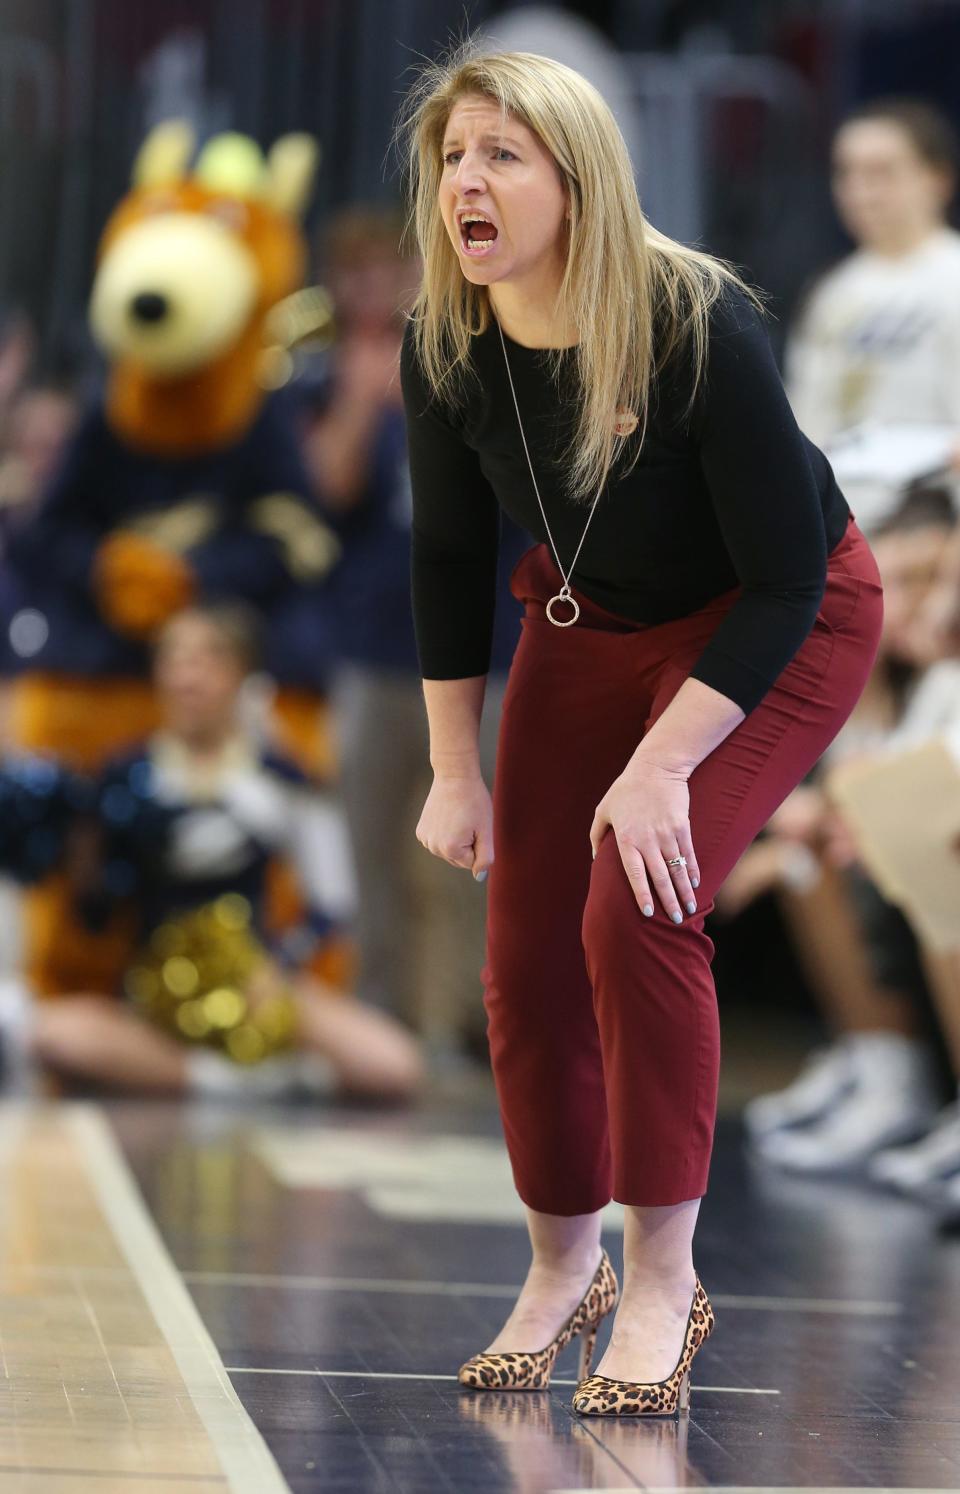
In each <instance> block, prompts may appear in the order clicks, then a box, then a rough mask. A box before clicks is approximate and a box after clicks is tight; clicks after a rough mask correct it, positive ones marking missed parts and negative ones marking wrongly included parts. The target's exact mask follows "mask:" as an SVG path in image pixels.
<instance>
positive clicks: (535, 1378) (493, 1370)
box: [457, 1250, 619, 1390]
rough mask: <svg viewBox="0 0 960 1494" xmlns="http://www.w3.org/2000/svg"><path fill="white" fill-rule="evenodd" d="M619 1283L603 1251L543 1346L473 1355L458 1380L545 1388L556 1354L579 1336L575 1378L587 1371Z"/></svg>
mask: <svg viewBox="0 0 960 1494" xmlns="http://www.w3.org/2000/svg"><path fill="white" fill-rule="evenodd" d="M618 1297H619V1286H618V1283H617V1278H616V1275H615V1273H614V1269H613V1267H612V1265H611V1264H610V1257H609V1256H608V1255H607V1252H606V1251H605V1250H604V1251H603V1252H602V1254H601V1256H600V1264H599V1266H598V1267H597V1269H596V1273H595V1275H594V1278H593V1280H592V1281H591V1283H590V1285H589V1286H588V1287H587V1290H586V1294H585V1296H584V1298H583V1300H582V1301H581V1303H580V1305H579V1307H578V1308H577V1309H576V1311H575V1312H574V1313H573V1315H572V1317H570V1318H568V1320H567V1322H566V1323H565V1324H564V1325H563V1327H562V1328H561V1329H560V1332H559V1333H558V1334H557V1336H556V1338H555V1339H553V1340H552V1341H551V1342H550V1343H548V1344H547V1346H546V1348H545V1349H532V1350H530V1352H529V1353H520V1352H512V1353H509V1354H474V1355H473V1357H472V1358H471V1359H468V1360H467V1362H466V1364H462V1365H461V1366H460V1369H459V1372H458V1374H457V1379H458V1380H459V1381H460V1384H461V1385H466V1386H468V1387H469V1388H470V1389H471V1390H546V1388H547V1386H548V1385H549V1384H550V1375H551V1373H552V1372H553V1365H554V1361H555V1360H556V1358H557V1355H558V1354H559V1353H560V1352H561V1351H562V1350H563V1349H565V1348H566V1346H567V1344H569V1343H570V1342H571V1341H572V1340H573V1339H575V1338H576V1337H577V1335H578V1334H579V1335H580V1339H581V1343H580V1370H579V1375H578V1378H580V1379H583V1377H584V1376H585V1375H589V1373H590V1365H591V1364H592V1362H593V1351H594V1348H595V1347H596V1342H597V1330H598V1328H599V1327H600V1324H601V1323H602V1322H603V1320H604V1318H605V1317H606V1316H607V1314H608V1313H611V1312H612V1311H613V1309H614V1308H615V1307H616V1305H617V1300H618Z"/></svg>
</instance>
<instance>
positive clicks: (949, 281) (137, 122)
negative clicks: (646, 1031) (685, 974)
mask: <svg viewBox="0 0 960 1494" xmlns="http://www.w3.org/2000/svg"><path fill="white" fill-rule="evenodd" d="M468 28H469V29H470V30H471V31H472V32H474V33H482V34H483V35H484V36H485V37H487V38H488V39H489V42H490V45H491V46H503V47H508V48H517V49H523V50H530V51H537V52H545V53H549V54H550V55H552V56H555V57H557V58H558V59H559V60H561V61H565V62H568V63H570V64H571V65H573V66H576V67H577V68H578V69H579V70H580V71H582V72H584V73H586V75H587V76H588V77H590V78H591V79H592V81H593V82H594V83H595V84H596V85H597V86H598V87H599V88H600V89H601V90H602V92H603V93H604V95H605V97H606V98H607V99H608V101H609V102H610V104H611V106H612V107H613V108H614V111H615V113H616V114H617V117H618V119H619V121H620V124H621V127H622V129H623V132H624V134H625V136H626V138H627V140H628V143H629V145H630V148H631V151H632V154H633V158H634V161H635V167H636V175H637V181H638V185H639V188H640V194H641V200H642V202H643V204H644V207H645V210H646V213H647V216H648V217H649V218H650V219H651V221H652V222H653V223H654V224H656V226H658V227H659V228H661V229H663V230H665V231H666V232H667V233H669V234H671V235H673V236H675V237H677V238H680V239H683V240H685V241H690V242H693V241H696V242H698V243H699V244H701V245H703V246H704V247H706V248H708V249H709V250H711V251H712V252H714V253H717V254H719V255H722V256H724V257H726V258H728V259H730V260H731V261H733V262H734V263H735V264H737V265H738V266H739V267H740V268H741V269H742V270H743V271H744V273H745V274H746V276H747V277H748V279H750V280H751V282H752V283H754V284H756V285H757V286H759V287H760V288H762V290H763V291H764V292H765V293H766V295H767V298H768V308H769V330H770V335H771V339H772V341H773V343H774V346H775V349H776V351H777V354H778V356H779V357H780V359H781V361H782V367H783V370H784V375H785V378H786V381H787V386H788V392H789V393H790V396H791V399H792V400H793V403H794V408H795V410H796V413H797V416H798V419H799V420H800V422H801V425H802V426H803V427H804V429H805V430H806V431H807V432H808V434H809V435H810V436H811V437H812V438H813V439H814V440H816V441H817V442H819V443H820V444H821V445H823V446H824V447H825V449H826V450H827V452H828V455H830V457H831V460H832V461H833V462H834V465H835V468H836V470H837V474H838V477H839V479H840V482H841V486H842V487H843V488H844V491H845V492H846V494H847V497H848V499H849V501H850V504H851V507H852V508H853V511H854V513H855V515H856V516H857V518H858V520H859V522H860V525H861V528H863V529H864V530H865V532H866V533H867V534H868V536H869V537H870V539H871V541H872V543H873V544H874V547H875V551H876V554H877V558H878V561H879V562H880V566H881V570H882V573H883V576H884V582H885V588H886V607H887V621H886V631H885V637H884V643H883V646H882V650H881V655H880V658H879V659H878V662H877V666H876V670H875V673H874V676H873V678H872V680H871V682H870V685H869V687H868V690H867V692H866V694H865V695H864V698H863V701H862V702H861V705H860V707H859V708H858V710H857V712H856V714H855V716H854V718H853V719H852V720H851V722H850V723H849V725H848V727H847V728H846V729H845V731H844V733H843V734H842V735H841V737H840V738H839V739H838V741H837V742H836V743H835V744H834V747H833V749H832V750H831V753H830V760H829V761H828V762H824V763H823V764H821V765H820V767H819V768H818V770H817V771H816V772H815V773H814V774H812V775H811V777H810V779H809V780H808V781H807V782H806V783H804V784H803V785H802V786H801V787H800V788H799V789H798V790H797V792H796V794H795V795H794V796H792V798H791V800H790V801H788V803H787V804H786V805H785V806H783V809H782V810H781V811H780V812H779V813H778V815H777V816H776V817H775V819H774V821H773V822H772V824H771V825H770V827H769V828H768V829H767V831H765V832H764V834H763V835H762V836H761V837H760V839H759V840H758V841H757V842H756V843H755V845H754V846H753V847H751V849H750V850H749V851H748V852H747V854H746V855H745V856H744V858H743V859H742V861H741V863H740V864H739V866H738V867H737V868H736V869H735V871H734V872H733V874H732V875H731V877H730V879H729V881H728V883H727V884H726V886H725V887H724V888H723V889H722V891H721V894H720V895H719V897H718V899H717V908H716V911H715V912H714V913H713V914H711V916H710V920H709V927H710V932H711V934H712V936H713V938H714V940H715V943H716V946H717V958H716V967H715V968H716V975H717V982H718V990H719V995H720V1002H721V1009H722V1012H723V1016H724V1022H725V1024H726V1026H727V1030H728V1032H729V1033H731V1034H733V1033H737V1034H741V1035H742V1034H743V1033H744V1032H746V1033H747V1034H748V1035H749V1036H748V1038H747V1040H746V1042H743V1040H742V1036H741V1037H740V1038H738V1053H739V1055H740V1056H739V1060H738V1065H737V1069H736V1073H737V1076H738V1078H737V1081H736V1085H735V1089H736V1093H733V1091H732V1090H731V1088H730V1081H729V1080H728V1081H727V1084H728V1088H727V1100H728V1103H734V1104H735V1105H736V1106H738V1107H740V1108H742V1114H743V1119H744V1135H745V1139H746V1142H747V1144H748V1145H749V1146H750V1148H751V1149H752V1150H753V1151H754V1153H755V1154H756V1155H757V1156H758V1157H760V1158H762V1159H763V1161H764V1162H765V1163H766V1164H767V1165H770V1166H773V1167H783V1168H790V1169H792V1170H795V1171H803V1172H812V1173H818V1174H819V1173H829V1172H831V1171H853V1172H855V1173H858V1174H860V1175H862V1176H864V1177H866V1178H869V1179H870V1180H871V1181H872V1182H873V1183H879V1184H884V1185H887V1186H895V1187H898V1188H901V1189H903V1190H905V1191H908V1192H913V1193H915V1194H916V1195H917V1196H918V1197H921V1198H924V1199H927V1200H930V1201H932V1202H933V1203H934V1204H935V1206H936V1207H937V1208H938V1209H939V1210H940V1211H941V1213H942V1214H943V1215H944V1217H945V1218H946V1217H950V1216H951V1213H952V1214H953V1215H955V1216H956V1217H958V1218H960V1107H958V1103H957V1083H958V1078H960V977H958V968H960V966H958V961H957V959H956V957H955V951H954V948H953V942H954V941H953V939H952V934H951V929H950V926H949V925H950V919H949V917H948V918H947V919H946V927H945V926H944V923H945V920H944V919H943V918H941V919H940V920H939V922H938V923H937V924H936V927H932V926H930V925H929V924H927V923H926V922H925V921H924V917H923V912H922V907H921V911H920V913H919V914H918V912H917V906H916V903H915V901H913V900H912V899H911V897H910V896H909V895H902V896H901V895H898V893H897V878H896V876H895V875H892V874H889V875H888V874H887V873H886V871H885V868H886V867H888V866H889V861H890V855H891V854H895V849H896V842H897V835H898V829H897V824H896V823H887V822H886V821H884V823H883V824H882V825H880V824H879V823H878V824H877V825H876V826H875V827H874V826H873V825H872V824H871V823H870V822H869V816H868V819H867V822H866V823H865V822H864V820H863V816H862V815H859V816H858V815H857V814H856V813H854V812H853V811H852V810H845V809H844V808H843V807H842V805H841V802H840V801H841V798H842V795H840V794H839V793H838V792H834V789H833V785H834V784H835V782H838V781H839V779H838V778H836V777H835V775H836V774H839V773H840V771H841V769H843V768H844V767H846V769H847V770H848V771H850V770H851V769H857V768H858V769H859V770H860V771H861V772H863V773H868V772H875V773H878V774H879V773H882V772H883V771H885V770H886V771H890V772H892V773H897V772H898V773H900V775H901V777H900V778H898V779H896V780H895V781H896V782H897V783H898V784H903V783H904V782H906V783H908V784H909V781H910V776H909V775H910V773H911V772H914V773H915V774H916V775H919V776H918V777H917V779H916V781H917V782H919V781H921V779H922V778H923V775H929V774H931V773H934V772H942V773H943V774H944V775H945V777H944V783H945V785H946V787H945V789H944V799H943V802H941V803H940V804H939V805H938V813H937V814H936V815H935V816H933V817H932V819H931V817H930V816H929V814H928V819H931V822H930V823H926V822H925V821H923V819H922V816H921V815H920V812H919V811H917V813H914V812H913V809H912V806H911V800H910V795H909V792H907V793H906V794H905V795H904V794H903V793H902V792H900V791H899V790H898V792H897V794H895V795H893V797H894V798H895V799H896V802H897V807H898V808H899V809H900V810H901V812H902V825H901V831H900V832H899V833H901V835H902V834H903V833H908V835H909V836H910V837H913V838H919V839H920V840H922V841H923V843H924V844H929V847H930V851H929V858H928V859H929V863H930V866H931V875H935V876H937V877H938V878H939V879H940V882H939V884H938V885H940V884H942V883H943V882H944V879H945V881H946V884H947V885H948V886H949V883H950V878H951V877H952V876H953V877H955V876H956V866H955V865H954V863H957V865H960V862H958V856H960V849H958V848H960V815H958V813H957V797H956V789H955V787H954V782H953V779H954V778H955V777H956V767H955V764H956V760H957V755H958V753H960V747H958V746H957V737H958V735H960V535H958V530H957V524H956V519H957V492H958V489H957V481H958V473H960V235H958V233H957V231H956V229H955V227H954V226H953V225H954V224H955V221H956V219H955V213H956V189H957V178H958V171H960V147H958V144H957V131H958V129H960V4H958V3H955V0H820V3H816V0H606V3H604V0H594V3H583V4H579V5H574V4H569V5H565V6H561V5H556V6H544V5H529V6H523V5H521V6H516V7H513V8H511V9H509V10H503V9H501V8H499V7H495V6H493V5H489V4H486V3H484V0H467V3H462V0H457V3H453V0H450V3H447V0H352V3H351V4H349V5H347V4H344V3H340V0H230V3H229V4H228V3H226V0H167V3H164V4H163V5H159V6H146V5H136V4H134V5H131V4H121V3H119V0H30V3H29V4H26V3H24V0H7V3H6V4H5V5H4V7H3V11H2V15H0V872H2V883H0V1045H2V1053H3V1059H4V1083H5V1085H6V1087H7V1090H8V1091H9V1092H21V1091H23V1090H24V1089H30V1088H36V1087H37V1086H41V1087H43V1086H46V1087H48V1088H49V1087H51V1086H55V1087H58V1088H61V1089H71V1088H76V1087H77V1086H80V1087H81V1088H89V1087H91V1086H93V1087H95V1088H102V1087H107V1088H112V1089H117V1088H120V1089H124V1090H131V1089H132V1090H135V1091H141V1092H151V1093H158V1092H163V1093H169V1092H173V1093H195V1094H208V1095H209V1094H216V1095H225V1096H230V1095H232V1096H236V1095H245V1096H246V1095H249V1096H260V1097H269V1098H272V1099H275V1098H278V1097H280V1096H292V1095H297V1094H299V1095H304V1094H306V1095H309V1096H319V1097H323V1096H328V1095H336V1096H337V1097H338V1098H341V1099H343V1098H352V1099H353V1100H355V1101H357V1102H358V1103H365V1104H372V1103H391V1104H397V1103H417V1102H418V1101H419V1100H421V1099H422V1097H423V1096H424V1095H425V1094H427V1093H429V1091H430V1085H431V1082H432V1081H433V1080H436V1079H437V1078H438V1077H444V1076H447V1077H449V1076H450V1075H451V1074H452V1075H453V1076H454V1082H455V1084H459V1083H460V1082H461V1081H462V1077H463V1076H464V1075H465V1074H470V1075H472V1076H474V1077H475V1078H478V1080H479V1081H481V1082H482V1081H483V1080H484V1079H485V1076H486V1073H487V1060H486V1042H485V1016H484V1013H483V1008H482V1001H481V988H480V981H479V969H480V966H481V964H482V960H483V939H484V892H483V889H482V888H481V887H479V886H477V885H476V884H475V883H474V882H473V880H472V879H471V878H470V877H468V876H466V875H464V873H463V872H459V871H455V870H454V869H453V868H451V867H449V866H447V865H445V864H444V863H440V862H438V861H437V860H436V859H434V858H431V857H430V856H428V854H427V853H426V852H425V851H424V850H423V849H422V848H421V847H420V846H419V844H418V843H417V841H416V838H415V833H414V832H415V827H416V823H417V819H418V817H419V813H420V810H421V808H422V805H423V800H424V798H425V796H426V793H427V789H428V785H429V780H428V774H429V764H428V756H427V740H426V721H425V715H424V711H423V705H422V698H421V693H420V682H419V678H418V672H417V664H416V654H415V648H414V640H413V630H412V621H411V616H410V604H409V591H408V559H409V526H410V493H409V479H408V474H407V469H406V461H405V446H404V422H403V411H402V405H401V401H400V395H399V383H398V378H397V360H398V352H399V345H400V338H401V334H402V327H403V317H404V310H405V307H406V306H407V305H408V304H409V301H410V298H411V296H412V294H413V291H414V289H415V287H416V284H417V276H418V265H417V260H416V255H415V252H414V246H413V245H412V243H410V242H409V240H408V239H405V238H404V235H403V221H404V201H403V192H402V177H401V171H400V163H399V162H398V160H397V157H396V153H395V148H394V145H393V143H392V141H393V130H394V125H395V122H396V116H397V111H398V108H399V106H400V103H401V101H402V98H403V95H404V92H405V90H406V89H407V88H408V87H409V86H410V83H411V81H412V78H413V76H414V72H415V69H416V66H417V63H418V61H419V60H420V59H423V58H430V57H434V56H436V55H437V54H438V52H440V51H441V50H443V49H444V48H445V47H447V46H449V45H450V44H451V43H452V42H455V41H456V40H457V39H459V38H461V37H462V35H463V34H464V32H465V30H466V29H468ZM171 122H175V123H171ZM775 501H776V492H775V490H773V489H772V491H771V502H775ZM530 542H531V541H530V539H529V537H528V536H526V535H524V534H521V533H519V532H518V531H515V530H513V529H512V528H511V527H510V526H509V525H508V524H507V522H506V521H504V531H503V538H502V566H501V590H500V602H499V614H498V629H497V638H496V642H495V651H494V661H493V668H492V671H491V675H490V679H489V688H488V695H487V703H486V709H485V720H484V727H483V744H482V752H483V761H484V768H485V772H486V773H487V775H488V776H491V775H492V772H493V762H494V753H495V743H496V729H497V713H498V709H499V702H500V698H501V695H502V690H503V684H504V680H505V677H506V672H507V669H508V667H509V662H510V657H511V654H512V650H513V647H514V644H515V641H516V637H517V634H518V628H519V616H518V608H517V605H516V603H515V602H514V600H513V598H512V597H511V596H510V594H509V591H508V588H507V578H508V576H509V572H510V569H511V568H512V566H513V565H514V564H515V562H516V560H517V559H518V558H519V556H520V555H521V554H522V553H523V551H524V549H525V548H526V546H527V545H528V544H529V543H530ZM938 754H939V755H938ZM951 775H953V776H952V777H951ZM878 781H879V780H878ZM893 781H894V780H891V782H893ZM918 803H919V799H918ZM893 818H894V820H895V819H896V816H894V817H893ZM933 820H936V823H933V822H932V821H933ZM903 826H906V832H904V831H903ZM694 829H695V827H694ZM874 830H875V831H876V835H875V836H874ZM951 837H952V838H951ZM875 841H876V844H875V843H874V842H875ZM881 843H882V845H883V846H884V847H885V848H886V850H885V851H884V854H883V855H880V854H879V853H878V852H877V848H876V847H877V845H879V844H881ZM891 845H892V846H893V847H894V852H893V853H891V851H890V846H891ZM884 857H886V859H884ZM958 913H960V909H958ZM958 928H960V919H958ZM956 942H957V943H958V944H960V934H958V939H957V941H956ZM798 1034H799V1035H800V1039H799V1040H800V1043H801V1051H799V1052H798V1051H797V1041H798ZM778 1045H779V1046H778ZM778 1057H779V1059H780V1060H782V1061H781V1063H780V1070H779V1071H781V1072H782V1069H783V1066H784V1064H786V1066H787V1067H788V1068H789V1067H790V1066H792V1067H793V1068H794V1069H798V1070H799V1072H798V1073H797V1075H796V1077H795V1078H794V1079H792V1080H791V1082H790V1083H789V1084H787V1086H786V1087H785V1088H780V1089H777V1088H775V1087H771V1084H770V1082H769V1081H770V1076H771V1074H773V1073H776V1072H778Z"/></svg>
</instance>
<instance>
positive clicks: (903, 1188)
mask: <svg viewBox="0 0 960 1494" xmlns="http://www.w3.org/2000/svg"><path fill="white" fill-rule="evenodd" d="M867 1173H868V1175H869V1176H870V1177H871V1178H872V1179H873V1180H874V1182H876V1183H883V1184H885V1185H886V1186H887V1187H889V1188H896V1189H897V1190H898V1191H899V1192H900V1193H908V1194H915V1195H917V1196H919V1197H922V1196H924V1195H929V1192H930V1190H931V1189H935V1188H936V1187H938V1186H939V1185H941V1184H943V1183H946V1182H948V1181H949V1180H950V1179H951V1178H952V1177H954V1176H955V1175H956V1176H957V1177H960V1100H955V1101H954V1103H953V1104H952V1105H948V1106H947V1107H946V1109H945V1110H941V1112H940V1114H939V1115H938V1116H937V1118H936V1120H935V1121H934V1123H933V1126H932V1127H931V1129H930V1130H929V1131H928V1132H927V1134H926V1136H922V1137H921V1138H920V1140H919V1141H916V1142H914V1143H913V1145H912V1146H896V1147H889V1148H885V1149H884V1150H883V1151H880V1152H877V1153H876V1155H875V1156H873V1157H871V1158H870V1160H869V1162H868V1163H867Z"/></svg>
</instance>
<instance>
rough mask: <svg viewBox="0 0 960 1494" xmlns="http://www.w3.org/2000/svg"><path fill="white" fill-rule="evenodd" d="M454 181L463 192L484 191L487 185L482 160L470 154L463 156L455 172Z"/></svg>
mask: <svg viewBox="0 0 960 1494" xmlns="http://www.w3.org/2000/svg"><path fill="white" fill-rule="evenodd" d="M454 181H455V182H456V184H457V187H458V188H459V190H460V191H461V192H469V191H471V190H474V191H479V192H482V191H483V189H484V187H485V186H486V181H485V179H484V176H483V173H482V171H481V170H480V162H479V161H477V160H475V159H473V158H472V157H469V156H461V158H460V160H459V161H458V163H457V169H456V171H455V172H454Z"/></svg>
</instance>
